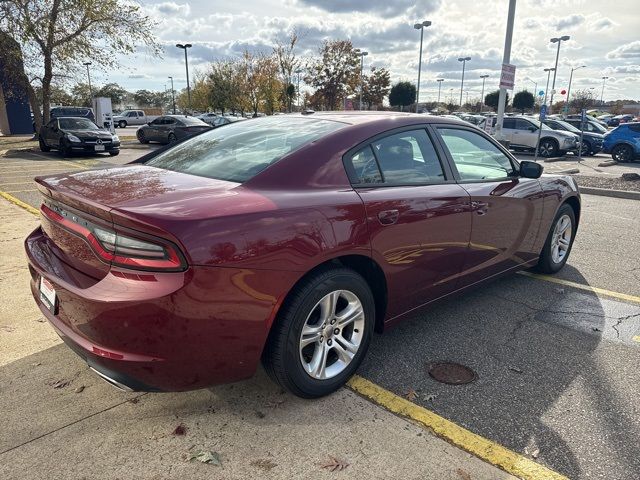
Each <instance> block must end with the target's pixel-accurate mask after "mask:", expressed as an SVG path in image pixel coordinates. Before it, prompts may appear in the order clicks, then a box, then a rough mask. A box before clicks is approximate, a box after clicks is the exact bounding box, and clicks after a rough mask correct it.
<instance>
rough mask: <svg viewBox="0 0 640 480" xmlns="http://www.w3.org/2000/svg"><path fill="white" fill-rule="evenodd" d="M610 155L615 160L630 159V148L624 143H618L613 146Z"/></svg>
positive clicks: (625, 160) (623, 160)
mask: <svg viewBox="0 0 640 480" xmlns="http://www.w3.org/2000/svg"><path fill="white" fill-rule="evenodd" d="M612 157H613V159H614V160H615V161H617V162H622V163H624V162H628V161H629V160H630V159H631V148H630V147H628V146H626V145H619V146H617V147H616V148H614V150H613V154H612Z"/></svg>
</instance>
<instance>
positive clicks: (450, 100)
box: [449, 87, 453, 105]
mask: <svg viewBox="0 0 640 480" xmlns="http://www.w3.org/2000/svg"><path fill="white" fill-rule="evenodd" d="M452 103H453V87H452V88H450V89H449V104H450V105H451V104H452Z"/></svg>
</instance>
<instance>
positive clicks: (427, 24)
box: [413, 20, 431, 113]
mask: <svg viewBox="0 0 640 480" xmlns="http://www.w3.org/2000/svg"><path fill="white" fill-rule="evenodd" d="M430 26H431V22H430V21H429V20H425V21H424V22H422V23H416V24H415V25H414V26H413V28H415V29H416V30H420V55H419V57H418V85H416V113H418V102H420V73H421V71H422V39H423V37H424V29H425V28H426V27H430Z"/></svg>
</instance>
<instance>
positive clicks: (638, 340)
mask: <svg viewBox="0 0 640 480" xmlns="http://www.w3.org/2000/svg"><path fill="white" fill-rule="evenodd" d="M633 341H634V342H638V343H640V335H636V336H635V337H633Z"/></svg>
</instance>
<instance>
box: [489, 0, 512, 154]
mask: <svg viewBox="0 0 640 480" xmlns="http://www.w3.org/2000/svg"><path fill="white" fill-rule="evenodd" d="M515 17H516V0H509V11H508V12H507V31H506V32H505V35H504V51H503V53H502V64H503V65H510V64H511V43H512V40H513V25H514V23H515ZM500 76H501V77H502V74H500ZM501 83H502V82H501ZM506 105H507V87H503V86H502V85H500V90H499V93H498V112H497V116H496V124H495V134H494V135H495V137H496V139H497V140H498V141H499V142H504V141H505V138H504V136H503V135H502V123H503V121H504V110H505V107H506Z"/></svg>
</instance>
